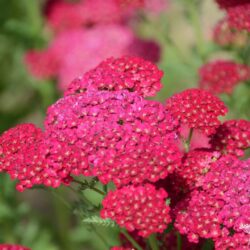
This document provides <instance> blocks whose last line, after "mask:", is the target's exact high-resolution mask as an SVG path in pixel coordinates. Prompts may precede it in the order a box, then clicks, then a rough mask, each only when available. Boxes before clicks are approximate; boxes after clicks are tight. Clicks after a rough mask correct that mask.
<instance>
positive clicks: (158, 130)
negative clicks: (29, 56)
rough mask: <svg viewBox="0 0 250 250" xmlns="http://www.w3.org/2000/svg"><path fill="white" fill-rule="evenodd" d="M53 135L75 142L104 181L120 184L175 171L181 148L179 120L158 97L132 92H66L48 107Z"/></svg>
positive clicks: (159, 176) (48, 129)
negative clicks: (70, 93)
mask: <svg viewBox="0 0 250 250" xmlns="http://www.w3.org/2000/svg"><path fill="white" fill-rule="evenodd" d="M45 126H46V131H47V133H48V134H49V135H50V137H53V138H55V139H56V140H58V141H63V142H65V143H67V144H70V145H72V147H76V148H77V149H78V150H79V151H80V152H82V154H84V155H85V156H86V157H87V159H88V163H89V172H90V174H91V172H92V173H93V174H94V175H97V176H98V178H99V179H100V181H101V182H103V183H105V184H107V183H108V182H109V181H113V182H114V183H115V184H116V185H117V186H120V185H125V184H128V183H130V182H132V183H141V182H143V181H144V180H149V181H153V182H155V181H157V180H158V179H160V178H165V177H166V176H167V175H168V173H171V172H173V171H174V169H175V167H176V166H177V165H178V164H179V163H180V159H181V156H182V155H181V153H180V151H179V148H178V147H177V145H176V143H175V140H176V134H175V132H174V131H175V129H176V127H177V126H178V122H177V121H176V120H174V119H173V118H172V116H171V115H170V114H169V113H168V112H166V110H165V108H164V106H163V105H161V104H160V103H158V102H154V101H148V100H144V99H142V98H141V97H140V96H138V95H136V94H134V93H130V92H128V91H115V92H108V91H93V92H92V91H88V92H86V93H84V94H78V95H71V96H66V97H64V98H62V99H61V100H59V101H58V102H57V103H55V104H54V105H52V106H51V107H50V108H49V109H48V112H47V118H46V121H45Z"/></svg>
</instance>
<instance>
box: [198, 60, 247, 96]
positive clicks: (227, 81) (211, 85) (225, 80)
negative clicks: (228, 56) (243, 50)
mask: <svg viewBox="0 0 250 250" xmlns="http://www.w3.org/2000/svg"><path fill="white" fill-rule="evenodd" d="M199 75H200V81H199V85H200V88H202V89H206V90H209V91H210V92H212V93H214V94H221V93H227V94H231V93H232V92H233V89H234V88H235V87H236V86H237V85H238V84H239V83H240V82H244V81H246V80H249V79H250V67H248V66H247V65H243V64H238V63H235V62H233V61H226V60H217V61H213V62H210V63H207V64H204V65H203V66H202V67H201V68H200V70H199Z"/></svg>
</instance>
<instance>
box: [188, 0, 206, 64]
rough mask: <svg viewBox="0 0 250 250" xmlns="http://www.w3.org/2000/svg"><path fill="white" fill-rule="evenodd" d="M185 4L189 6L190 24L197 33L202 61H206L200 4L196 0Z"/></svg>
mask: <svg viewBox="0 0 250 250" xmlns="http://www.w3.org/2000/svg"><path fill="white" fill-rule="evenodd" d="M185 3H186V6H187V11H188V14H189V18H190V22H191V24H192V26H193V29H194V32H195V37H196V46H197V51H198V53H199V55H200V57H201V58H202V60H203V61H205V60H206V55H205V53H204V38H203V32H202V23H201V18H200V9H199V8H198V6H199V3H198V2H197V1H196V0H185Z"/></svg>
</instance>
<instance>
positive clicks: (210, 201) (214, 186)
mask: <svg viewBox="0 0 250 250" xmlns="http://www.w3.org/2000/svg"><path fill="white" fill-rule="evenodd" d="M249 185H250V162H249V160H247V161H240V160H238V159H237V158H236V157H232V156H227V157H222V158H220V159H219V160H218V161H216V162H215V163H214V164H213V166H212V167H211V168H210V171H209V172H208V173H207V175H206V176H205V177H204V178H202V179H200V182H199V189H197V190H195V191H193V192H192V193H191V194H190V197H189V198H187V199H186V200H185V201H182V202H181V203H183V204H184V206H183V205H179V211H178V212H177V217H176V221H175V226H176V228H177V229H178V230H179V231H180V233H182V234H187V235H188V238H189V240H190V241H191V242H198V239H199V237H202V238H212V239H213V240H214V241H215V246H216V248H215V249H216V250H220V249H225V250H226V249H228V248H227V247H224V246H230V247H232V249H247V244H248V243H249V232H247V230H246V228H244V226H243V225H249V224H250V209H249V208H250V206H249V202H250V197H249ZM177 210H178V209H177ZM240 239H241V240H240Z"/></svg>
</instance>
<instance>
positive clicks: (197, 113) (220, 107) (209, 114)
mask: <svg viewBox="0 0 250 250" xmlns="http://www.w3.org/2000/svg"><path fill="white" fill-rule="evenodd" d="M166 109H167V110H168V111H169V112H171V113H172V114H173V116H174V117H176V118H177V119H179V121H180V122H181V123H182V124H184V125H187V126H188V127H189V128H193V129H198V130H200V131H202V132H204V133H205V134H207V135H209V134H212V133H214V131H215V129H216V128H217V127H218V126H219V125H220V121H219V120H218V116H220V115H225V114H226V113H227V108H226V106H225V105H224V103H223V102H222V101H221V100H220V99H219V98H218V97H216V96H213V95H212V94H211V93H209V92H208V91H205V90H200V89H187V90H185V91H183V92H181V93H178V94H175V95H173V96H172V97H170V98H169V99H167V102H166Z"/></svg>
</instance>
